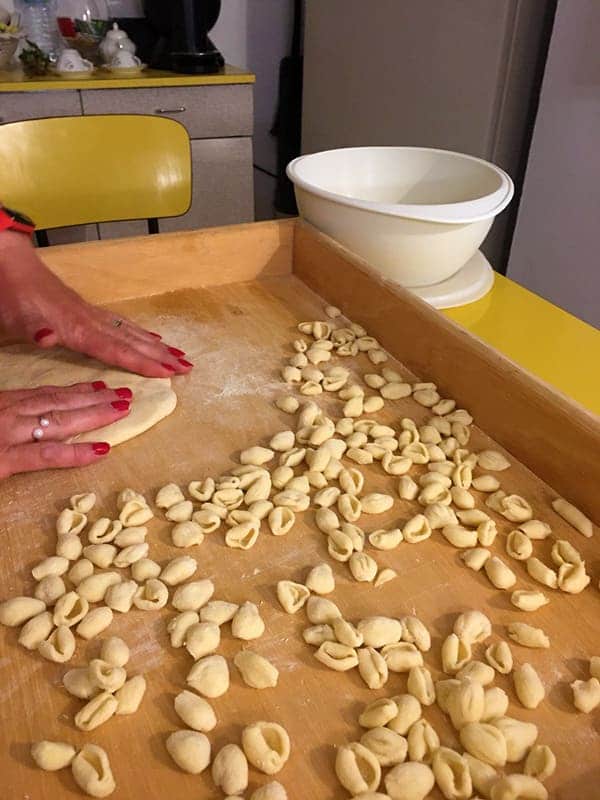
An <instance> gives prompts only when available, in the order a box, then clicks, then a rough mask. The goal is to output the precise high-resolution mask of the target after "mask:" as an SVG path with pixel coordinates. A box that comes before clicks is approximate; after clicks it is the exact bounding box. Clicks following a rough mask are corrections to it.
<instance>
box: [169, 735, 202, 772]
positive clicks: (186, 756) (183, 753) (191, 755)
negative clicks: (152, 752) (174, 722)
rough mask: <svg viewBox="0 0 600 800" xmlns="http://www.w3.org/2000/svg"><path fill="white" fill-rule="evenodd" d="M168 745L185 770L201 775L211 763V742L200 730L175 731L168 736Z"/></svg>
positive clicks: (174, 757) (176, 761)
mask: <svg viewBox="0 0 600 800" xmlns="http://www.w3.org/2000/svg"><path fill="white" fill-rule="evenodd" d="M166 747H167V750H168V752H169V755H170V756H171V758H172V759H173V761H174V762H175V763H176V764H177V766H178V767H179V769H182V770H183V771H184V772H189V773H191V774H192V775H199V774H200V773H201V772H202V771H203V770H205V769H206V767H208V765H209V764H210V742H209V741H208V739H207V737H206V736H205V735H204V734H203V733H199V732H198V731H175V733H172V734H171V735H170V736H169V737H168V738H167V741H166Z"/></svg>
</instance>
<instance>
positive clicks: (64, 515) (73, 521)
mask: <svg viewBox="0 0 600 800" xmlns="http://www.w3.org/2000/svg"><path fill="white" fill-rule="evenodd" d="M86 525H87V516H86V515H85V514H83V513H82V512H81V511H75V510H73V509H72V508H65V509H63V510H62V511H61V512H60V514H59V515H58V517H57V519H56V532H57V534H58V535H59V536H61V535H62V534H65V533H74V534H79V533H81V531H82V530H83V529H84V528H85V526H86Z"/></svg>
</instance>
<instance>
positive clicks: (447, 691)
mask: <svg viewBox="0 0 600 800" xmlns="http://www.w3.org/2000/svg"><path fill="white" fill-rule="evenodd" d="M460 685H461V680H460V679H458V678H446V679H445V680H442V681H436V684H435V697H436V700H437V704H438V706H439V707H440V708H441V710H442V711H443V712H444V714H449V713H450V696H451V695H452V692H453V691H454V690H455V689H457V688H458V687H459V686H460Z"/></svg>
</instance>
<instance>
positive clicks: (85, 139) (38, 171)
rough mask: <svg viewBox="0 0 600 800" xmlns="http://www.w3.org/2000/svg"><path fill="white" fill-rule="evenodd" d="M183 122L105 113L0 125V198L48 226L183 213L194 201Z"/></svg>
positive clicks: (154, 228) (152, 225)
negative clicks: (192, 200)
mask: <svg viewBox="0 0 600 800" xmlns="http://www.w3.org/2000/svg"><path fill="white" fill-rule="evenodd" d="M191 196H192V193H191V156H190V142H189V137H188V134H187V131H186V129H185V128H184V127H183V125H181V124H180V123H179V122H175V121H174V120H171V119H164V118H162V117H153V116H144V115H133V114H109V115H102V116H87V117H51V118H47V119H32V120H25V121H24V122H11V123H7V124H5V125H0V202H2V203H3V205H6V206H8V207H9V208H16V209H18V210H19V211H22V212H24V213H25V214H27V215H28V216H30V217H31V218H32V219H33V220H34V222H35V223H36V225H37V227H38V229H41V231H39V233H41V236H39V237H38V242H39V243H40V244H47V242H48V238H47V235H46V233H45V231H46V230H47V229H49V228H61V227H64V226H66V225H84V224H87V223H96V222H115V221H118V220H137V219H146V220H148V231H149V233H158V218H160V217H176V216H179V215H180V214H185V212H186V211H187V210H188V209H189V207H190V204H191Z"/></svg>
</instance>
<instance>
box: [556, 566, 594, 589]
mask: <svg viewBox="0 0 600 800" xmlns="http://www.w3.org/2000/svg"><path fill="white" fill-rule="evenodd" d="M590 581H591V578H590V576H589V575H588V574H587V572H586V571H585V563H584V562H583V561H582V562H580V563H579V564H562V565H561V566H560V567H559V568H558V588H559V589H560V590H561V591H563V592H568V593H569V594H579V592H582V591H583V590H584V589H585V587H586V586H588V584H589V583H590Z"/></svg>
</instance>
